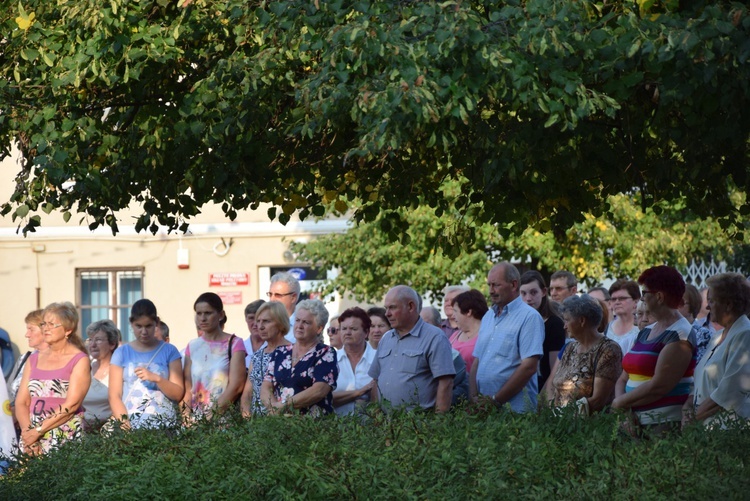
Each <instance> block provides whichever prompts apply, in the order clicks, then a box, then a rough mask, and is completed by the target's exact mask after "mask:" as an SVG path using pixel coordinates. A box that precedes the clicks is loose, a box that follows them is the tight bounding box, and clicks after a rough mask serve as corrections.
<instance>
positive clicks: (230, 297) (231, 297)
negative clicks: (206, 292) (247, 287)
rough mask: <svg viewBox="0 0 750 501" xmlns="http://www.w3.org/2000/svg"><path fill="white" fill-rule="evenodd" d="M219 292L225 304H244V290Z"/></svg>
mask: <svg viewBox="0 0 750 501" xmlns="http://www.w3.org/2000/svg"><path fill="white" fill-rule="evenodd" d="M217 294H218V296H219V297H220V298H221V302H222V303H224V306H226V305H228V304H242V292H240V291H232V292H229V291H227V292H218V293H217Z"/></svg>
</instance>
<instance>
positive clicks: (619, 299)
mask: <svg viewBox="0 0 750 501" xmlns="http://www.w3.org/2000/svg"><path fill="white" fill-rule="evenodd" d="M628 299H633V298H632V297H630V296H618V297H614V296H613V297H612V302H613V303H619V302H621V301H627V300H628Z"/></svg>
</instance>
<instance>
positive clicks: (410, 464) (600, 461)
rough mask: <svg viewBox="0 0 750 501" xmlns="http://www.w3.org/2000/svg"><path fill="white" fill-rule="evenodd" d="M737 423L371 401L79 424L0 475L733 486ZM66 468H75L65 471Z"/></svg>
mask: <svg viewBox="0 0 750 501" xmlns="http://www.w3.org/2000/svg"><path fill="white" fill-rule="evenodd" d="M749 437H750V434H748V433H747V429H739V428H738V429H730V430H726V431H721V430H712V431H706V430H703V429H701V428H699V427H693V428H690V429H687V430H686V431H685V432H684V433H683V434H682V435H678V436H673V437H669V438H666V439H663V440H659V441H644V442H636V441H633V440H632V439H630V438H624V437H623V436H621V435H619V434H618V432H617V419H616V417H615V416H613V415H605V416H599V417H596V418H593V419H580V418H575V417H574V416H572V415H565V416H563V417H562V418H557V417H554V416H552V415H551V413H548V412H547V413H543V414H540V415H531V416H521V415H514V414H512V413H508V412H505V413H503V412H499V411H490V412H487V413H481V414H478V415H467V414H466V413H464V412H463V411H461V410H457V411H456V412H454V413H453V414H451V415H446V416H435V415H431V414H395V415H389V416H386V415H383V414H377V413H374V414H372V415H371V416H370V418H368V419H366V420H365V421H362V420H361V419H357V418H352V419H339V418H335V417H331V418H328V419H324V420H314V419H307V418H288V417H274V418H266V419H255V420H252V421H237V422H236V423H234V424H232V425H230V426H228V427H227V426H217V423H214V422H208V423H200V424H198V425H197V426H195V427H193V428H190V429H186V430H182V431H180V432H179V433H178V434H177V435H174V434H169V433H164V432H158V431H147V430H140V431H137V432H132V433H125V434H117V435H115V437H114V438H111V439H105V438H103V437H88V438H87V439H86V440H84V441H81V442H78V443H68V444H66V445H65V446H64V447H62V448H61V449H60V450H58V451H56V452H54V453H52V454H49V455H48V456H47V457H45V458H43V459H41V460H38V461H30V462H28V463H26V464H25V466H24V467H23V468H21V469H15V470H12V471H11V473H10V474H9V475H8V476H6V477H5V478H2V479H0V493H2V495H3V499H6V500H9V501H11V500H16V499H19V500H20V499H36V498H38V497H39V496H42V497H55V498H56V499H111V500H120V499H123V500H125V499H134V498H141V499H152V498H159V499H174V498H180V499H184V498H201V499H202V498H212V499H235V498H239V497H242V498H250V499H299V498H305V499H324V498H325V499H342V498H345V499H393V498H399V499H428V498H429V499H449V498H450V499H453V498H459V497H460V498H475V497H487V496H492V495H493V493H499V492H502V493H503V494H502V495H503V497H505V496H507V497H509V498H510V497H512V498H514V499H540V498H547V499H551V498H560V499H573V498H575V499H578V498H586V499H591V498H606V499H653V498H661V497H663V496H664V493H670V495H671V496H673V497H676V498H684V499H688V498H690V499H707V498H720V499H742V498H743V496H744V495H745V492H746V490H747V488H748V479H749V478H750V475H749V474H750V466H749V465H748V462H747V454H746V451H747V447H748V445H750V444H749V443H748V441H749V440H750V438H749ZM73 472H85V474H75V473H73Z"/></svg>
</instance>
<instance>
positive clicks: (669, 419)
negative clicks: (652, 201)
mask: <svg viewBox="0 0 750 501" xmlns="http://www.w3.org/2000/svg"><path fill="white" fill-rule="evenodd" d="M638 283H640V284H641V286H642V287H643V290H642V293H641V294H642V295H641V301H643V302H644V303H645V304H646V309H647V310H648V311H649V314H650V315H651V318H652V319H653V320H654V321H655V323H653V324H651V325H649V326H647V327H646V328H645V329H643V330H642V331H641V332H640V333H639V334H638V337H637V338H636V340H635V343H634V344H633V347H632V348H631V349H630V351H629V352H628V353H627V354H626V355H625V356H624V357H623V359H622V368H623V372H622V375H621V376H620V379H619V380H618V382H617V386H616V388H615V395H616V398H615V400H614V401H613V402H612V407H613V408H615V409H624V410H629V411H631V412H632V414H631V416H632V418H633V419H632V420H631V421H630V429H629V431H630V432H631V433H634V434H641V433H644V432H646V433H647V434H662V433H665V432H667V431H669V430H676V429H679V426H680V421H681V419H682V406H683V404H684V403H685V401H686V400H687V398H688V395H689V394H690V389H691V386H692V384H693V370H694V369H695V331H694V330H693V326H692V325H691V324H690V322H688V321H687V320H686V319H685V317H683V316H682V315H681V314H680V312H679V311H678V310H677V308H678V307H679V306H680V304H681V302H682V296H683V294H684V293H685V281H684V280H683V279H682V275H680V273H679V272H678V271H677V270H675V269H674V268H671V267H669V266H654V267H652V268H649V269H648V270H646V271H645V272H643V274H641V276H640V277H639V278H638Z"/></svg>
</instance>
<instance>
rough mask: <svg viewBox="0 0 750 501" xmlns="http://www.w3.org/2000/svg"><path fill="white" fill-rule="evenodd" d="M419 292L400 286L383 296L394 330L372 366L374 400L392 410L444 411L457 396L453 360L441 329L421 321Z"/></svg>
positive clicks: (383, 343)
mask: <svg viewBox="0 0 750 501" xmlns="http://www.w3.org/2000/svg"><path fill="white" fill-rule="evenodd" d="M420 303H421V301H420V299H419V295H418V294H417V293H416V291H415V290H414V289H412V288H410V287H407V286H405V285H397V286H396V287H394V288H393V289H391V290H390V291H388V294H386V295H385V301H384V306H385V311H386V313H385V315H386V317H388V320H389V321H390V323H391V327H392V329H391V330H389V331H388V332H386V333H385V334H384V335H383V339H381V340H380V343H379V344H378V351H377V353H376V354H375V359H374V360H373V362H372V365H371V366H370V371H369V375H370V377H371V378H373V379H374V380H375V387H374V388H373V394H372V399H373V400H374V399H376V398H380V399H382V400H386V401H388V402H390V403H391V405H393V406H394V407H398V406H405V407H407V408H408V409H413V408H415V407H417V406H419V407H422V408H424V409H432V408H434V409H435V412H446V411H448V410H449V409H450V406H451V399H452V397H453V376H455V374H456V370H455V368H454V366H453V356H452V351H451V345H450V343H449V342H448V338H447V337H445V334H443V331H442V330H441V329H440V328H439V327H435V326H434V325H430V324H428V323H427V322H425V321H424V320H422V319H421V318H420V316H419V313H420Z"/></svg>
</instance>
